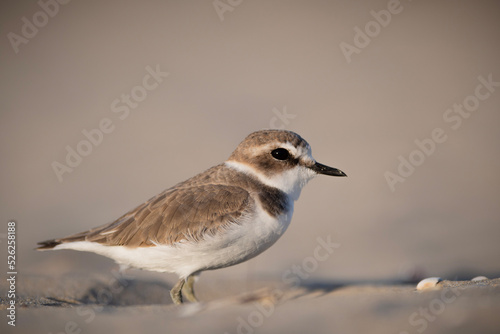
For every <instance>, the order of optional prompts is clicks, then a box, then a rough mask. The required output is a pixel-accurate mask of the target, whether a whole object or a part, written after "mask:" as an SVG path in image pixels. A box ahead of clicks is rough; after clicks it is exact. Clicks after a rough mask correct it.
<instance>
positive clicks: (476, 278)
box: [471, 276, 488, 282]
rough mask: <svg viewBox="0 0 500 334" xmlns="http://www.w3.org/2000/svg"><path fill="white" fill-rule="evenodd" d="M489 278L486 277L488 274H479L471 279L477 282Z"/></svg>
mask: <svg viewBox="0 0 500 334" xmlns="http://www.w3.org/2000/svg"><path fill="white" fill-rule="evenodd" d="M487 279H488V277H486V276H477V277H474V278H473V279H471V281H473V282H477V281H484V280H487Z"/></svg>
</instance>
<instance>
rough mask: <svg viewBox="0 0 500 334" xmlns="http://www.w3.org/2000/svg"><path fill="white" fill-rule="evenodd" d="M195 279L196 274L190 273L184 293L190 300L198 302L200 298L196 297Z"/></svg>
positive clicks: (183, 289)
mask: <svg viewBox="0 0 500 334" xmlns="http://www.w3.org/2000/svg"><path fill="white" fill-rule="evenodd" d="M194 281H195V276H194V275H189V276H188V277H187V278H186V284H185V285H184V287H183V288H182V294H183V295H184V297H186V299H187V300H189V301H190V302H192V303H197V302H198V299H196V297H195V296H194V290H193V285H194Z"/></svg>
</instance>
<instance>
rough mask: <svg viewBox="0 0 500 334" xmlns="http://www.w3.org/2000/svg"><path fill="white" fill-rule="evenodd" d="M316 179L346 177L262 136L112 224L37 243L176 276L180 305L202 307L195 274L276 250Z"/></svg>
mask: <svg viewBox="0 0 500 334" xmlns="http://www.w3.org/2000/svg"><path fill="white" fill-rule="evenodd" d="M318 174H324V175H331V176H346V174H345V173H344V172H342V171H341V170H339V169H337V168H333V167H328V166H325V165H323V164H320V163H319V162H316V160H314V158H313V157H312V155H311V147H310V146H309V144H308V143H307V142H306V141H305V140H304V139H302V137H301V136H299V135H298V134H296V133H294V132H291V131H286V130H262V131H256V132H253V133H251V134H250V135H248V136H247V137H246V138H245V139H244V140H243V141H242V142H241V143H240V144H239V145H238V147H237V148H236V149H235V150H234V152H233V153H232V154H231V155H230V156H229V158H228V159H227V160H226V161H225V162H223V163H221V164H219V165H217V166H214V167H212V168H210V169H208V170H206V171H204V172H202V173H200V174H198V175H196V176H194V177H192V178H190V179H188V180H186V181H184V182H181V183H179V184H177V185H175V186H173V187H172V188H169V189H167V190H165V191H163V192H162V193H160V194H158V195H157V196H155V197H153V198H151V199H149V200H148V201H146V202H145V203H143V204H141V205H139V206H138V207H136V208H135V209H133V210H131V211H129V212H127V213H126V214H124V215H123V216H121V217H120V218H118V219H117V220H115V221H114V222H112V223H110V224H107V225H104V226H100V227H96V228H93V229H91V230H88V231H85V232H81V233H78V234H74V235H71V236H68V237H65V238H60V239H52V240H47V241H43V242H40V243H38V244H39V245H40V246H39V247H38V248H37V249H38V250H57V249H73V250H78V251H87V252H94V253H97V254H100V255H103V256H107V257H109V258H111V259H113V260H115V261H116V262H117V263H119V264H120V265H122V266H125V267H135V268H140V269H145V270H151V271H158V272H171V273H176V274H177V275H178V276H179V280H178V281H177V283H176V284H175V285H174V287H173V288H172V290H171V291H170V295H171V297H172V300H173V302H174V303H175V304H181V303H182V302H183V297H184V298H185V299H187V300H189V301H191V302H196V301H197V299H196V297H195V295H194V290H193V285H194V278H195V276H197V275H199V274H200V273H201V272H202V271H205V270H214V269H220V268H224V267H228V266H232V265H235V264H238V263H241V262H244V261H247V260H249V259H251V258H253V257H255V256H257V255H259V254H260V253H262V252H263V251H265V250H266V249H268V248H269V247H270V246H271V245H273V244H274V243H275V242H276V240H278V239H279V238H280V237H281V236H282V235H283V233H284V232H285V230H286V229H287V227H288V225H289V224H290V221H291V219H292V214H293V208H294V202H295V201H296V200H297V199H298V198H299V195H300V192H301V189H302V187H303V186H304V185H305V184H306V183H307V182H308V181H309V180H310V179H312V178H313V177H314V176H316V175H318Z"/></svg>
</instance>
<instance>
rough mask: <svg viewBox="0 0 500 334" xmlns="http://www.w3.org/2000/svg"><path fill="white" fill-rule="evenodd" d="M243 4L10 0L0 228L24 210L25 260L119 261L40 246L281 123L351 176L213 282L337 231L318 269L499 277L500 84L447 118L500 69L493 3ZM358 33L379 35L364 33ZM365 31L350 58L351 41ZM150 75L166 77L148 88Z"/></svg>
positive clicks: (21, 238)
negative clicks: (403, 169) (422, 151)
mask: <svg viewBox="0 0 500 334" xmlns="http://www.w3.org/2000/svg"><path fill="white" fill-rule="evenodd" d="M50 3H51V4H54V2H50ZM220 3H222V4H225V5H224V6H222V5H220ZM231 3H232V4H233V5H230V4H229V2H228V1H225V0H224V1H222V0H221V2H219V3H217V2H215V4H218V6H219V7H218V8H217V9H216V8H215V6H214V2H212V1H189V2H187V1H186V2H181V1H141V2H138V1H106V2H99V1H72V2H69V3H68V4H64V5H62V4H61V5H58V6H59V7H58V8H56V7H55V6H54V5H52V7H51V8H49V9H48V11H52V12H51V13H52V16H53V17H50V16H49V15H47V14H43V13H44V12H42V14H39V12H41V11H43V9H42V7H41V6H40V5H39V4H37V2H35V1H10V2H2V4H1V5H0V6H1V8H0V17H1V23H2V25H1V35H2V36H3V37H2V40H1V44H0V48H1V55H2V56H1V60H0V66H1V73H2V75H1V79H0V85H1V86H0V94H1V98H0V101H1V110H0V113H1V114H0V115H1V116H0V117H1V118H0V119H1V122H0V156H1V160H2V163H1V165H2V167H1V169H2V172H1V174H0V177H1V179H0V221H1V222H2V226H3V227H2V230H1V231H0V233H3V234H2V235H1V237H2V243H4V242H5V233H6V223H7V222H8V221H9V220H11V219H14V220H16V221H17V223H18V235H17V237H18V247H19V248H18V264H19V272H20V273H21V274H44V275H61V274H67V273H83V272H86V273H92V272H94V273H99V272H106V271H109V270H110V268H113V266H114V264H113V263H112V262H111V261H110V260H107V259H105V258H102V257H99V256H96V255H91V254H84V253H77V252H54V253H38V252H35V251H33V248H34V247H35V245H36V242H37V241H41V240H45V239H49V238H54V237H61V236H65V235H68V234H72V233H75V232H80V231H83V230H86V229H88V228H91V227H94V226H97V225H101V224H105V223H107V222H110V221H112V220H114V219H116V218H117V217H118V216H120V215H121V214H123V213H124V212H126V211H128V210H129V209H131V208H133V207H135V206H136V205H138V204H140V203H142V202H143V201H145V200H147V199H148V198H150V197H151V196H153V195H155V194H157V193H158V192H160V191H162V190H163V189H165V188H168V187H170V186H172V185H174V184H176V183H177V182H179V181H182V180H184V179H186V178H188V177H190V176H192V175H194V174H196V173H198V172H201V171H203V170H205V169H207V168H209V167H211V166H212V165H215V164H217V163H219V162H222V161H223V160H225V159H226V158H227V157H228V156H229V154H230V153H231V151H232V150H233V149H234V148H235V147H236V145H237V144H238V143H239V142H240V141H241V140H242V139H243V138H244V136H246V135H247V134H248V133H250V132H252V131H255V130H258V129H262V128H269V127H273V126H276V127H281V126H284V127H285V128H286V129H289V130H293V131H296V132H298V133H299V134H301V135H302V136H303V137H304V138H305V139H306V140H308V141H309V143H310V144H311V146H312V148H313V153H314V156H315V157H316V159H317V160H318V161H320V162H322V163H325V164H328V165H331V166H334V167H337V168H340V169H342V170H344V171H345V172H346V173H347V174H348V176H349V177H348V178H345V179H338V178H326V177H322V178H318V179H316V180H313V181H312V182H311V183H310V184H309V185H308V187H306V188H305V190H304V191H303V193H302V197H301V199H300V200H299V202H298V203H297V205H296V211H295V216H294V219H293V221H292V225H291V227H290V229H289V230H288V232H287V233H286V234H285V235H284V237H283V238H282V239H281V240H279V241H278V242H277V244H276V245H275V246H274V247H272V248H271V249H270V250H269V251H267V252H265V253H264V254H262V255H261V256H259V257H257V258H255V259H253V260H252V261H249V262H247V263H244V264H241V265H238V266H235V267H232V268H228V269H224V270H219V271H216V272H210V273H205V274H204V275H203V276H202V279H203V280H205V279H206V280H217V279H220V278H225V279H226V278H227V279H234V280H248V281H251V280H252V279H257V278H270V279H275V280H280V279H281V277H282V274H283V273H284V272H285V271H286V270H288V269H289V268H291V266H293V265H294V264H295V265H300V264H302V263H303V261H304V259H306V258H307V257H310V256H312V255H313V251H314V249H315V247H316V246H317V244H318V242H317V238H318V237H320V236H321V237H326V236H328V235H331V240H333V241H335V242H336V243H339V244H340V247H339V248H338V249H336V250H335V252H334V254H332V256H330V257H329V258H328V259H327V260H326V261H324V262H321V263H319V265H318V268H317V269H316V270H314V271H313V272H311V273H310V275H309V277H308V279H309V280H384V279H402V278H403V279H404V278H409V277H411V276H412V275H414V274H415V273H416V274H417V275H427V276H442V277H445V278H449V279H453V278H456V277H459V276H460V275H462V276H472V275H475V274H484V275H486V276H488V275H490V276H491V275H495V274H498V273H499V272H500V264H499V261H498V257H499V255H500V243H499V242H498V238H499V236H500V206H499V199H500V175H499V171H500V152H499V143H500V131H499V130H498V129H499V126H500V114H499V111H500V110H499V109H500V108H499V107H500V87H496V88H495V87H493V88H491V87H490V88H491V89H492V90H494V91H493V92H490V94H489V96H488V98H485V99H484V100H478V99H476V101H479V105H478V106H476V107H475V110H474V111H473V112H471V113H470V116H469V117H468V118H463V117H461V118H460V119H461V121H462V122H461V124H460V126H459V127H458V128H457V129H453V128H452V127H451V126H452V125H456V124H457V123H455V122H458V121H457V120H456V119H455V121H454V122H446V121H445V119H444V118H443V116H444V115H445V113H446V112H447V109H449V108H452V107H453V105H454V104H463V103H464V101H465V100H467V101H468V103H473V102H474V98H473V97H471V96H473V95H474V94H475V92H476V88H477V87H478V85H480V81H479V80H478V77H483V78H485V79H487V78H488V76H489V75H491V77H492V80H493V81H495V82H499V81H500V62H499V59H500V43H499V41H500V20H499V17H500V4H499V3H498V2H497V1H481V2H471V1H439V2H435V1H411V2H410V1H401V2H400V4H399V6H396V7H394V8H393V7H391V6H393V5H391V4H394V2H388V1H356V2H353V1H242V2H241V3H239V2H238V1H232V2H231ZM388 6H389V7H390V9H391V10H393V11H394V13H392V14H391V18H390V22H389V19H388V18H387V16H385V17H384V16H383V13H387V12H388V11H387V10H388ZM56 9H57V13H55V11H56ZM382 10H384V11H386V12H380V11H382ZM218 11H219V12H218ZM371 11H375V12H376V13H379V14H378V15H379V19H381V20H382V19H385V20H386V21H384V25H385V26H382V25H381V24H380V23H377V21H376V20H375V17H374V15H373V14H372V13H371ZM396 12H397V13H396ZM381 13H382V14H381ZM389 13H390V12H389ZM381 15H382V16H381ZM23 18H26V19H25V20H23ZM45 18H47V20H45V21H44V19H45ZM221 18H222V19H221ZM26 22H29V24H34V22H35V23H37V24H38V25H39V27H38V28H37V27H36V26H34V27H35V28H36V29H37V30H38V31H37V32H36V34H35V32H34V30H33V29H31V30H30V27H29V24H27V23H26ZM370 22H371V23H370ZM367 24H368V25H367ZM25 25H26V27H24V28H23V26H25ZM365 26H366V27H368V29H372V30H369V33H370V34H371V35H372V37H370V36H368V38H370V41H369V43H367V40H366V37H365V38H364V39H363V36H361V37H360V35H359V30H355V29H356V27H358V28H359V29H360V30H362V31H364V30H365ZM23 30H24V35H23ZM13 34H15V35H13ZM25 35H28V36H31V37H29V38H26V36H25ZM356 35H358V36H357V37H356ZM355 38H357V39H356V40H355ZM21 41H22V42H21ZM363 41H364V43H365V44H366V43H367V44H368V45H366V46H364V47H362V48H361V47H358V48H357V51H356V52H354V53H352V54H351V55H350V57H348V58H349V60H350V62H348V59H347V58H346V56H345V54H344V53H343V52H342V49H341V45H344V46H345V45H346V44H349V45H351V46H354V47H356V42H357V43H358V44H357V45H358V46H360V45H361V46H363V45H362V42H363ZM342 43H344V44H342ZM351 50H352V49H351ZM16 51H17V53H16ZM146 68H149V69H150V70H151V69H152V70H154V69H156V68H159V70H160V71H161V72H168V76H164V77H160V79H159V81H161V82H159V83H158V85H153V84H154V83H155V81H154V80H149V79H148V80H149V81H146V85H148V87H149V88H151V90H145V89H144V88H143V85H144V84H143V79H144V77H145V76H146V75H147V74H148V70H147V69H146ZM152 86H155V88H152ZM141 87H142V88H141ZM144 92H146V94H147V96H144ZM480 92H481V93H483V95H484V94H485V93H487V92H488V90H487V89H485V87H483V88H480ZM126 94H128V95H133V96H135V97H136V100H135V102H136V103H137V105H135V104H133V103H134V100H133V99H134V97H132V102H131V104H130V105H134V106H135V108H129V107H126V104H125V102H122V101H121V99H122V98H123V97H124V96H125V95H126ZM134 94H135V95H134ZM141 94H142V95H141ZM125 98H126V97H125ZM117 99H118V100H117ZM139 100H140V101H139ZM113 104H114V107H113V106H112V105H113ZM117 108H121V109H118V110H117ZM127 108H128V109H129V111H130V113H129V114H128V117H124V116H125V109H127ZM114 111H118V112H114ZM285 112H286V114H288V115H289V116H288V118H286V117H283V115H284V114H285ZM278 115H281V116H282V118H280V117H278ZM456 115H458V114H454V117H456ZM448 116H451V114H448ZM120 117H122V118H124V119H121V118H120ZM103 119H109V121H110V122H111V124H112V128H113V130H112V131H111V133H108V134H105V135H104V137H103V138H102V142H101V143H100V144H99V145H97V146H93V147H92V152H91V153H90V154H88V155H87V156H85V157H83V159H82V161H81V163H80V164H79V165H78V166H76V167H75V168H74V169H73V171H72V172H71V173H65V174H63V176H62V182H59V180H58V177H57V176H56V173H55V172H54V170H53V166H52V164H53V162H54V161H57V162H59V163H61V164H66V161H65V160H66V155H67V146H69V147H71V148H72V149H77V146H78V145H79V143H81V142H82V141H83V140H85V136H84V135H83V134H82V131H83V130H87V131H91V130H92V129H95V128H98V127H99V124H100V122H101V121H102V120H103ZM436 128H441V129H442V130H443V131H444V134H445V135H446V138H447V139H446V141H445V142H443V143H438V144H436V148H435V151H434V152H433V153H432V154H430V155H429V156H427V157H426V158H425V161H423V163H422V164H421V165H420V166H417V167H416V168H415V170H414V172H413V173H412V174H411V175H410V176H408V177H407V178H406V180H405V182H404V183H397V184H396V185H395V190H394V191H391V188H390V187H389V185H388V183H387V181H386V176H385V174H386V172H392V173H397V169H398V165H399V164H400V160H399V156H403V157H404V158H406V159H409V157H410V155H411V154H412V152H414V151H415V150H416V149H418V147H417V145H416V144H415V140H424V139H426V138H431V133H432V131H433V130H434V129H436ZM80 145H84V144H80ZM80 148H81V149H83V150H85V147H83V146H82V147H80ZM87 149H88V147H87ZM413 158H414V159H416V158H418V153H413ZM4 248H5V247H3V246H2V254H4V253H3V252H4ZM5 262H6V261H1V263H2V266H4V265H5V264H4V263H5ZM2 268H3V267H2ZM164 277H165V280H167V281H169V282H174V281H175V280H176V277H175V276H174V275H170V274H167V275H164Z"/></svg>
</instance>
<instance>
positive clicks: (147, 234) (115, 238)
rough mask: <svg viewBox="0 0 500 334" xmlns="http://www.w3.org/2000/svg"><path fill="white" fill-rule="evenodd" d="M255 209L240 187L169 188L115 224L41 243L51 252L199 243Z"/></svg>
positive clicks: (216, 185)
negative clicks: (62, 247)
mask: <svg viewBox="0 0 500 334" xmlns="http://www.w3.org/2000/svg"><path fill="white" fill-rule="evenodd" d="M252 206H253V199H252V198H251V197H250V194H249V193H248V192H247V191H246V190H244V189H242V188H239V187H235V186H227V185H220V184H206V185H196V186H192V187H189V186H186V185H184V187H181V188H174V189H168V190H166V191H164V192H163V193H161V194H159V195H157V196H155V197H153V198H151V199H150V200H149V201H147V202H146V203H143V204H142V205H140V206H138V207H137V208H135V209H134V210H132V211H130V212H128V213H126V214H125V215H123V216H122V217H120V218H118V219H117V220H116V221H114V222H112V223H110V224H108V225H104V226H101V227H97V228H94V229H92V230H89V231H86V232H82V233H78V234H75V235H72V236H69V237H66V238H61V239H54V240H48V241H44V242H41V243H39V244H40V245H41V246H40V247H39V249H50V248H53V247H54V246H56V245H58V244H60V243H66V242H73V241H93V242H98V243H101V244H104V245H109V246H118V245H123V246H130V247H148V246H154V245H155V243H156V244H172V243H174V242H178V241H180V240H182V239H194V240H199V239H201V238H203V236H204V235H206V234H214V233H216V232H217V231H219V230H221V229H224V228H226V227H227V226H228V225H230V224H234V223H237V222H238V220H239V219H240V218H241V216H242V215H243V214H245V213H247V212H248V208H249V207H252Z"/></svg>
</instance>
